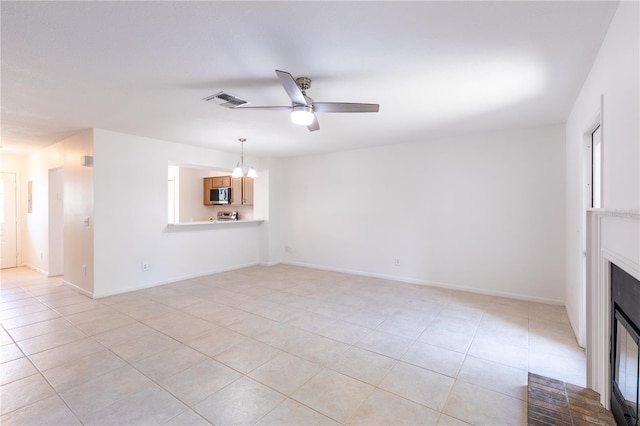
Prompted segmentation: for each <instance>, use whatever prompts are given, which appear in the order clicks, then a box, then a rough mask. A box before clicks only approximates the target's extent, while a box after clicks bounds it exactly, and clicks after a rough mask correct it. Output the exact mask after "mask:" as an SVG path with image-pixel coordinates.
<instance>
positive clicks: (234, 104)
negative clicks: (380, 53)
mask: <svg viewBox="0 0 640 426" xmlns="http://www.w3.org/2000/svg"><path fill="white" fill-rule="evenodd" d="M276 75H277V76H278V79H279V80H280V83H281V84H282V87H284V90H285V92H287V95H289V98H291V106H244V105H245V104H247V103H248V102H247V101H245V100H244V99H240V98H238V97H236V96H233V95H229V94H228V93H224V92H219V93H216V94H215V95H212V96H209V97H207V98H205V99H204V100H205V101H214V102H217V103H219V104H221V105H222V106H226V107H228V108H233V109H251V110H256V109H262V110H289V111H291V121H293V122H294V123H295V124H299V125H302V126H307V128H308V129H309V131H311V132H314V131H316V130H320V125H319V124H318V118H317V117H316V115H315V113H316V112H378V110H379V109H380V105H379V104H362V103H347V102H315V101H314V100H313V99H311V98H310V97H309V96H307V89H309V87H311V79H310V78H308V77H298V78H296V79H294V78H293V76H292V75H291V74H289V73H288V72H286V71H280V70H276ZM220 101H222V103H220Z"/></svg>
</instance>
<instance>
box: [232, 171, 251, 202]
mask: <svg viewBox="0 0 640 426" xmlns="http://www.w3.org/2000/svg"><path fill="white" fill-rule="evenodd" d="M231 204H233V205H236V206H239V205H245V206H251V205H253V178H250V177H246V176H244V177H241V178H231Z"/></svg>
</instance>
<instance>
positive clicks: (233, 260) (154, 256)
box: [94, 129, 268, 297]
mask: <svg viewBox="0 0 640 426" xmlns="http://www.w3.org/2000/svg"><path fill="white" fill-rule="evenodd" d="M94 135H95V136H94V147H95V165H94V173H95V175H94V179H95V180H94V182H95V194H96V197H95V201H94V203H95V204H94V208H95V233H94V236H95V290H94V296H95V297H101V296H105V295H109V294H115V293H121V292H125V291H131V290H135V289H139V288H144V287H150V286H153V285H157V284H161V283H167V282H172V281H176V280H180V279H183V278H187V277H194V276H199V275H205V274H210V273H215V272H219V271H223V270H228V269H233V268H239V267H243V266H248V265H254V264H257V263H258V262H259V232H260V227H261V226H263V225H258V224H223V225H218V226H216V225H203V226H200V227H195V228H186V229H185V228H182V230H178V231H169V230H168V229H167V202H168V200H167V177H168V170H167V168H168V167H167V166H168V164H169V163H171V164H189V165H196V166H203V167H207V168H211V169H226V168H229V167H230V165H231V167H232V166H233V165H234V164H235V163H236V162H237V154H236V153H233V154H230V153H225V152H221V151H214V150H209V149H204V148H196V147H191V146H186V145H182V144H177V143H172V142H166V141H161V140H155V139H149V138H143V137H137V136H132V135H125V134H119V133H114V132H110V131H106V130H98V129H96V130H94ZM230 148H232V149H233V148H235V145H234V146H230ZM252 164H254V165H257V166H258V167H257V170H258V174H259V175H260V174H261V172H262V170H261V169H260V167H259V164H257V161H256V160H255V159H254V160H252ZM259 179H260V176H258V178H256V182H258V181H259ZM267 189H268V188H267ZM142 262H145V263H147V264H148V265H149V270H148V271H146V272H143V271H142V270H141V263H142Z"/></svg>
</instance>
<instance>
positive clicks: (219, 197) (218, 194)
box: [209, 188, 231, 204]
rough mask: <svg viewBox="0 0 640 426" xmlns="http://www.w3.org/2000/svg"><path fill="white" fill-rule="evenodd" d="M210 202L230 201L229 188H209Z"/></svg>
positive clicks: (227, 202) (222, 202)
mask: <svg viewBox="0 0 640 426" xmlns="http://www.w3.org/2000/svg"><path fill="white" fill-rule="evenodd" d="M209 193H210V194H211V195H210V196H209V203H210V204H229V203H231V188H211V189H210V190H209Z"/></svg>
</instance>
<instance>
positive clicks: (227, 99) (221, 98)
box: [203, 92, 248, 108]
mask: <svg viewBox="0 0 640 426" xmlns="http://www.w3.org/2000/svg"><path fill="white" fill-rule="evenodd" d="M203 101H207V102H211V103H214V104H216V105H220V106H223V107H227V108H235V107H237V106H240V105H244V104H246V103H248V102H247V101H245V100H244V99H241V98H239V97H237V96H233V95H230V94H228V93H226V92H218V93H216V94H214V95H211V96H207V97H206V98H204V99H203Z"/></svg>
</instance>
